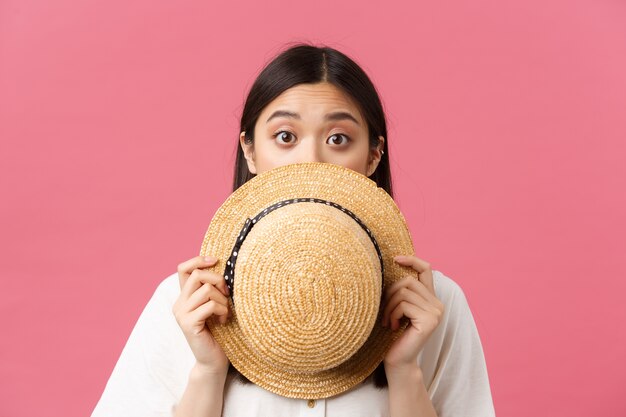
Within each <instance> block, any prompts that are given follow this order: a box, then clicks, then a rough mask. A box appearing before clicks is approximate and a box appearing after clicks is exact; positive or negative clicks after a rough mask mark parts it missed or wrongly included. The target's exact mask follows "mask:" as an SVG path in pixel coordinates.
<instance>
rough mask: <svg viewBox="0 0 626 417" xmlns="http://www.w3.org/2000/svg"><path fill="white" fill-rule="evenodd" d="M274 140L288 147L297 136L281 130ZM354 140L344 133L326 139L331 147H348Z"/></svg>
mask: <svg viewBox="0 0 626 417" xmlns="http://www.w3.org/2000/svg"><path fill="white" fill-rule="evenodd" d="M272 137H273V138H274V139H276V140H277V141H278V143H280V144H284V145H288V144H291V143H294V142H295V136H294V134H293V133H291V132H288V131H286V130H281V131H278V132H276V133H274V134H273V135H272ZM351 140H352V139H350V137H348V136H347V135H344V134H343V133H335V134H333V135H330V136H329V137H328V139H326V143H328V144H330V145H337V146H342V145H347V144H348V143H349V142H350V141H351Z"/></svg>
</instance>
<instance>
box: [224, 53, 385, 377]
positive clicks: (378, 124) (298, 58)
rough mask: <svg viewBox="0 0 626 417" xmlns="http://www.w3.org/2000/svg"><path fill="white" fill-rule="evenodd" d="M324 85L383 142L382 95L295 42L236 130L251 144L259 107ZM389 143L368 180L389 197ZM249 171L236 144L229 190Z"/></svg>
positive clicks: (342, 60)
mask: <svg viewBox="0 0 626 417" xmlns="http://www.w3.org/2000/svg"><path fill="white" fill-rule="evenodd" d="M319 82H328V83H330V84H333V85H334V86H335V87H337V88H339V89H340V90H342V91H343V92H344V93H346V94H348V95H349V96H351V97H352V98H353V99H354V100H355V101H356V103H357V104H358V105H359V106H360V109H359V110H360V111H361V114H362V115H363V117H364V119H365V121H366V123H367V128H368V134H369V142H370V147H371V148H374V147H376V146H378V145H379V139H378V136H383V137H384V138H385V139H387V123H386V119H385V113H384V112H383V106H382V103H381V101H380V97H379V96H378V93H377V91H376V88H375V87H374V84H372V82H371V80H370V79H369V77H368V76H367V74H365V72H364V71H363V70H362V69H361V67H360V66H359V65H357V64H356V63H355V62H354V61H353V60H352V59H350V58H349V57H348V56H346V55H345V54H343V53H341V52H339V51H338V50H336V49H333V48H330V47H328V46H320V47H317V46H314V45H311V44H307V43H297V44H295V45H294V46H291V47H290V48H288V49H286V50H284V51H283V52H282V53H280V54H278V55H277V56H276V57H274V59H272V61H271V62H270V63H269V64H267V65H266V66H265V68H264V69H263V70H262V71H261V73H260V74H259V75H258V77H257V78H256V80H255V81H254V84H252V87H251V88H250V92H249V93H248V97H247V99H246V102H245V105H244V108H243V113H242V115H241V124H240V132H243V131H245V132H246V133H245V138H244V141H245V143H246V144H253V143H254V128H255V126H256V122H257V120H258V118H259V115H260V114H261V112H262V111H263V109H264V108H265V107H266V106H267V105H268V104H269V103H271V102H272V100H274V99H275V98H276V97H278V96H279V95H280V94H282V93H283V92H284V91H285V90H288V89H289V88H291V87H294V86H296V85H298V84H305V83H306V84H315V83H319ZM388 142H389V141H388V139H387V140H385V143H384V147H383V150H384V153H383V154H382V157H381V160H380V162H379V163H378V166H377V167H376V170H375V171H374V173H373V174H372V175H370V177H369V178H370V179H371V180H373V181H375V182H376V184H377V185H378V186H379V187H381V188H383V189H384V190H385V191H387V193H388V194H389V195H390V196H391V197H393V192H392V187H391V171H390V169H389V151H388ZM254 176H255V174H252V173H251V172H250V171H249V170H248V165H247V163H246V160H245V157H244V153H243V149H242V148H241V146H240V144H239V141H238V142H237V157H236V161H235V172H234V177H233V191H235V190H236V189H237V188H239V187H240V186H241V185H243V184H244V183H245V182H247V181H248V180H250V179H251V178H253V177H254ZM228 372H229V373H234V374H235V375H236V376H237V379H238V380H239V381H241V382H243V383H249V382H250V381H249V380H248V379H247V378H246V377H245V376H243V375H242V374H241V373H239V371H237V370H236V369H235V367H234V366H233V365H232V364H230V366H229V369H228ZM373 377H374V384H375V386H376V387H378V388H384V387H386V386H387V377H386V375H385V369H384V365H383V363H382V362H381V364H380V365H379V366H378V367H377V368H376V369H375V370H374V372H373Z"/></svg>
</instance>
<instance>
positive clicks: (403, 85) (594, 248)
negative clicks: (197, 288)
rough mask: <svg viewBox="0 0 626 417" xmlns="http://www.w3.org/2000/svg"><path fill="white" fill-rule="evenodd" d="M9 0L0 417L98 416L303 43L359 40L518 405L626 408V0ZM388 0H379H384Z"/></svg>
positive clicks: (557, 412) (421, 193)
mask: <svg viewBox="0 0 626 417" xmlns="http://www.w3.org/2000/svg"><path fill="white" fill-rule="evenodd" d="M385 5H386V6H387V7H384V8H383V7H382V6H381V7H380V8H379V7H373V6H371V5H370V6H368V5H366V4H365V3H363V2H356V1H350V2H343V3H335V2H327V1H322V2H314V3H307V4H306V6H305V5H304V3H303V4H302V5H301V6H297V5H295V3H294V2H291V1H283V2H280V1H271V2H249V4H246V5H242V4H237V3H233V4H230V5H229V4H227V3H226V2H220V3H219V4H217V3H215V2H208V1H188V2H174V1H167V2H166V1H108V2H104V1H102V2H94V1H68V0H59V1H54V2H52V1H41V0H40V1H24V0H22V1H17V0H2V1H0V129H1V130H0V137H1V142H0V144H1V145H0V146H1V148H0V186H1V196H2V204H0V214H1V224H0V226H1V230H2V231H1V237H0V239H1V242H0V245H1V247H0V249H1V250H0V256H1V264H0V268H1V269H0V272H1V276H2V290H1V291H0V292H1V295H0V308H1V311H0V313H1V314H0V324H1V326H2V334H3V337H2V339H1V340H2V341H1V342H0V381H1V382H0V383H1V384H2V387H1V389H0V415H1V416H12V417H21V416H38V417H46V416H59V415H63V416H85V415H89V414H90V413H91V410H92V409H93V407H94V406H95V403H96V402H97V400H98V399H99V397H100V394H101V393H102V390H103V388H104V385H105V383H106V381H107V379H108V377H109V375H110V373H111V371H112V369H113V366H114V364H115V362H116V360H117V358H118V356H119V354H120V352H121V350H122V347H123V346H124V343H125V341H126V339H127V337H128V335H129V333H130V331H131V329H132V327H133V326H134V324H135V321H136V319H137V318H138V316H139V314H140V313H141V311H142V309H143V307H144V305H145V303H146V302H147V301H148V299H149V298H150V296H151V295H152V293H153V291H154V289H155V288H156V286H157V284H158V283H159V282H160V281H161V280H163V279H164V278H165V277H166V276H168V275H170V274H172V273H174V272H175V271H176V266H177V265H178V263H180V262H182V261H184V260H186V259H189V258H191V257H193V256H195V255H197V254H198V253H199V250H200V244H201V242H202V238H203V236H204V232H205V230H206V228H207V226H208V223H209V220H210V218H211V216H212V215H213V213H214V212H215V210H216V209H217V207H219V205H220V204H221V202H222V201H223V200H224V199H225V198H226V197H227V196H228V194H229V193H230V184H231V175H232V174H231V171H232V169H231V167H232V165H233V163H234V150H235V146H236V143H237V137H238V120H239V119H238V118H239V116H240V115H241V110H242V106H243V101H244V99H245V96H246V93H247V92H248V89H249V87H250V86H251V84H252V82H253V81H254V79H255V77H256V76H257V74H258V71H259V70H260V69H261V68H262V67H263V65H265V63H266V62H267V61H268V60H269V59H271V57H273V56H274V54H276V53H277V52H279V51H280V50H282V48H283V45H284V44H285V42H288V41H301V40H308V41H313V42H316V43H325V44H328V45H329V46H333V47H336V48H338V49H340V50H342V51H343V52H345V53H346V54H348V55H350V56H351V57H353V58H354V59H355V60H356V61H357V62H358V63H360V64H361V65H362V66H363V68H364V69H365V70H366V71H367V72H368V74H369V75H370V76H371V78H372V80H373V81H374V83H375V84H376V86H377V88H378V89H379V91H380V93H381V96H382V99H383V101H384V104H385V109H386V111H387V116H388V118H389V137H388V140H389V143H390V156H391V163H392V171H393V174H394V176H395V177H394V180H395V184H396V192H397V196H398V198H397V201H398V204H399V206H400V208H401V210H402V211H403V212H404V214H405V216H406V218H407V221H408V222H409V224H410V227H411V230H412V233H413V235H414V241H415V246H416V254H417V255H418V256H419V257H421V258H423V259H426V260H427V261H429V262H431V264H432V265H433V267H434V268H435V269H438V270H440V271H442V272H443V273H444V274H446V275H448V276H449V277H451V278H452V279H454V280H455V281H456V282H458V283H459V284H460V285H461V286H462V288H463V289H464V291H465V293H466V296H467V298H468V300H469V302H470V306H471V308H472V311H473V313H474V317H475V319H476V323H477V325H478V328H479V332H480V335H481V338H482V341H483V345H484V350H485V354H486V359H487V365H488V368H489V373H490V379H491V386H492V392H493V397H494V403H495V407H496V412H497V413H498V415H501V416H513V417H516V416H528V415H538V416H539V415H545V416H568V417H573V416H585V417H586V416H589V415H597V416H618V415H626V403H625V400H624V386H626V372H625V371H626V360H625V359H624V353H625V352H626V332H625V331H624V327H625V326H624V322H625V319H626V307H625V304H626V303H624V301H623V300H624V294H625V292H626V283H625V276H626V265H625V261H624V258H625V256H624V253H623V252H624V249H625V248H626V242H625V240H626V239H625V237H624V236H625V235H626V233H625V232H626V230H625V229H626V228H625V223H626V221H625V217H626V216H625V215H624V213H625V212H626V193H625V192H624V190H626V168H625V165H626V164H625V157H626V145H625V139H626V76H625V74H626V3H624V2H623V1H617V0H614V1H608V0H588V1H579V0H568V1H565V0H559V1H538V0H533V1H523V0H519V1H477V0H471V1H469V0H468V1H458V0H457V1H447V2H420V3H415V2H411V5H408V4H407V5H405V6H399V5H397V4H392V3H385ZM376 6H378V5H376Z"/></svg>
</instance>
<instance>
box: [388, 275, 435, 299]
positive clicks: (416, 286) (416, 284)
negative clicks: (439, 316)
mask: <svg viewBox="0 0 626 417" xmlns="http://www.w3.org/2000/svg"><path fill="white" fill-rule="evenodd" d="M395 284H398V285H395ZM400 288H408V289H410V290H411V291H415V292H416V293H418V294H420V295H421V296H422V297H424V298H425V299H426V300H427V301H428V302H429V303H432V304H434V305H438V304H440V303H441V300H439V299H438V298H437V295H436V294H435V293H433V292H431V290H430V289H429V288H428V287H426V285H425V284H424V283H423V282H421V281H419V280H417V279H415V278H413V277H409V279H406V280H401V281H398V282H396V283H394V285H391V286H390V287H389V289H388V290H387V291H388V293H387V294H386V295H387V299H390V298H391V297H392V296H393V294H395V292H397V291H398V290H399V289H400Z"/></svg>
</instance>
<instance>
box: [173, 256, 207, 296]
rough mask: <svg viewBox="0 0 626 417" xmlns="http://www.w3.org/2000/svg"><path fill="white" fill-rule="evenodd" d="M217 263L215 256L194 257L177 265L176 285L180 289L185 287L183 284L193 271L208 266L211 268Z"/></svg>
mask: <svg viewBox="0 0 626 417" xmlns="http://www.w3.org/2000/svg"><path fill="white" fill-rule="evenodd" d="M216 263H217V258H216V257H215V256H208V257H205V256H195V257H193V258H191V259H189V260H187V261H185V262H182V263H180V264H178V267H177V268H176V269H177V271H178V284H179V285H180V288H181V289H182V288H183V287H184V286H185V282H186V281H187V279H188V278H189V276H190V275H191V273H192V272H193V270H194V269H199V268H206V267H209V266H213V265H215V264H216Z"/></svg>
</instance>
